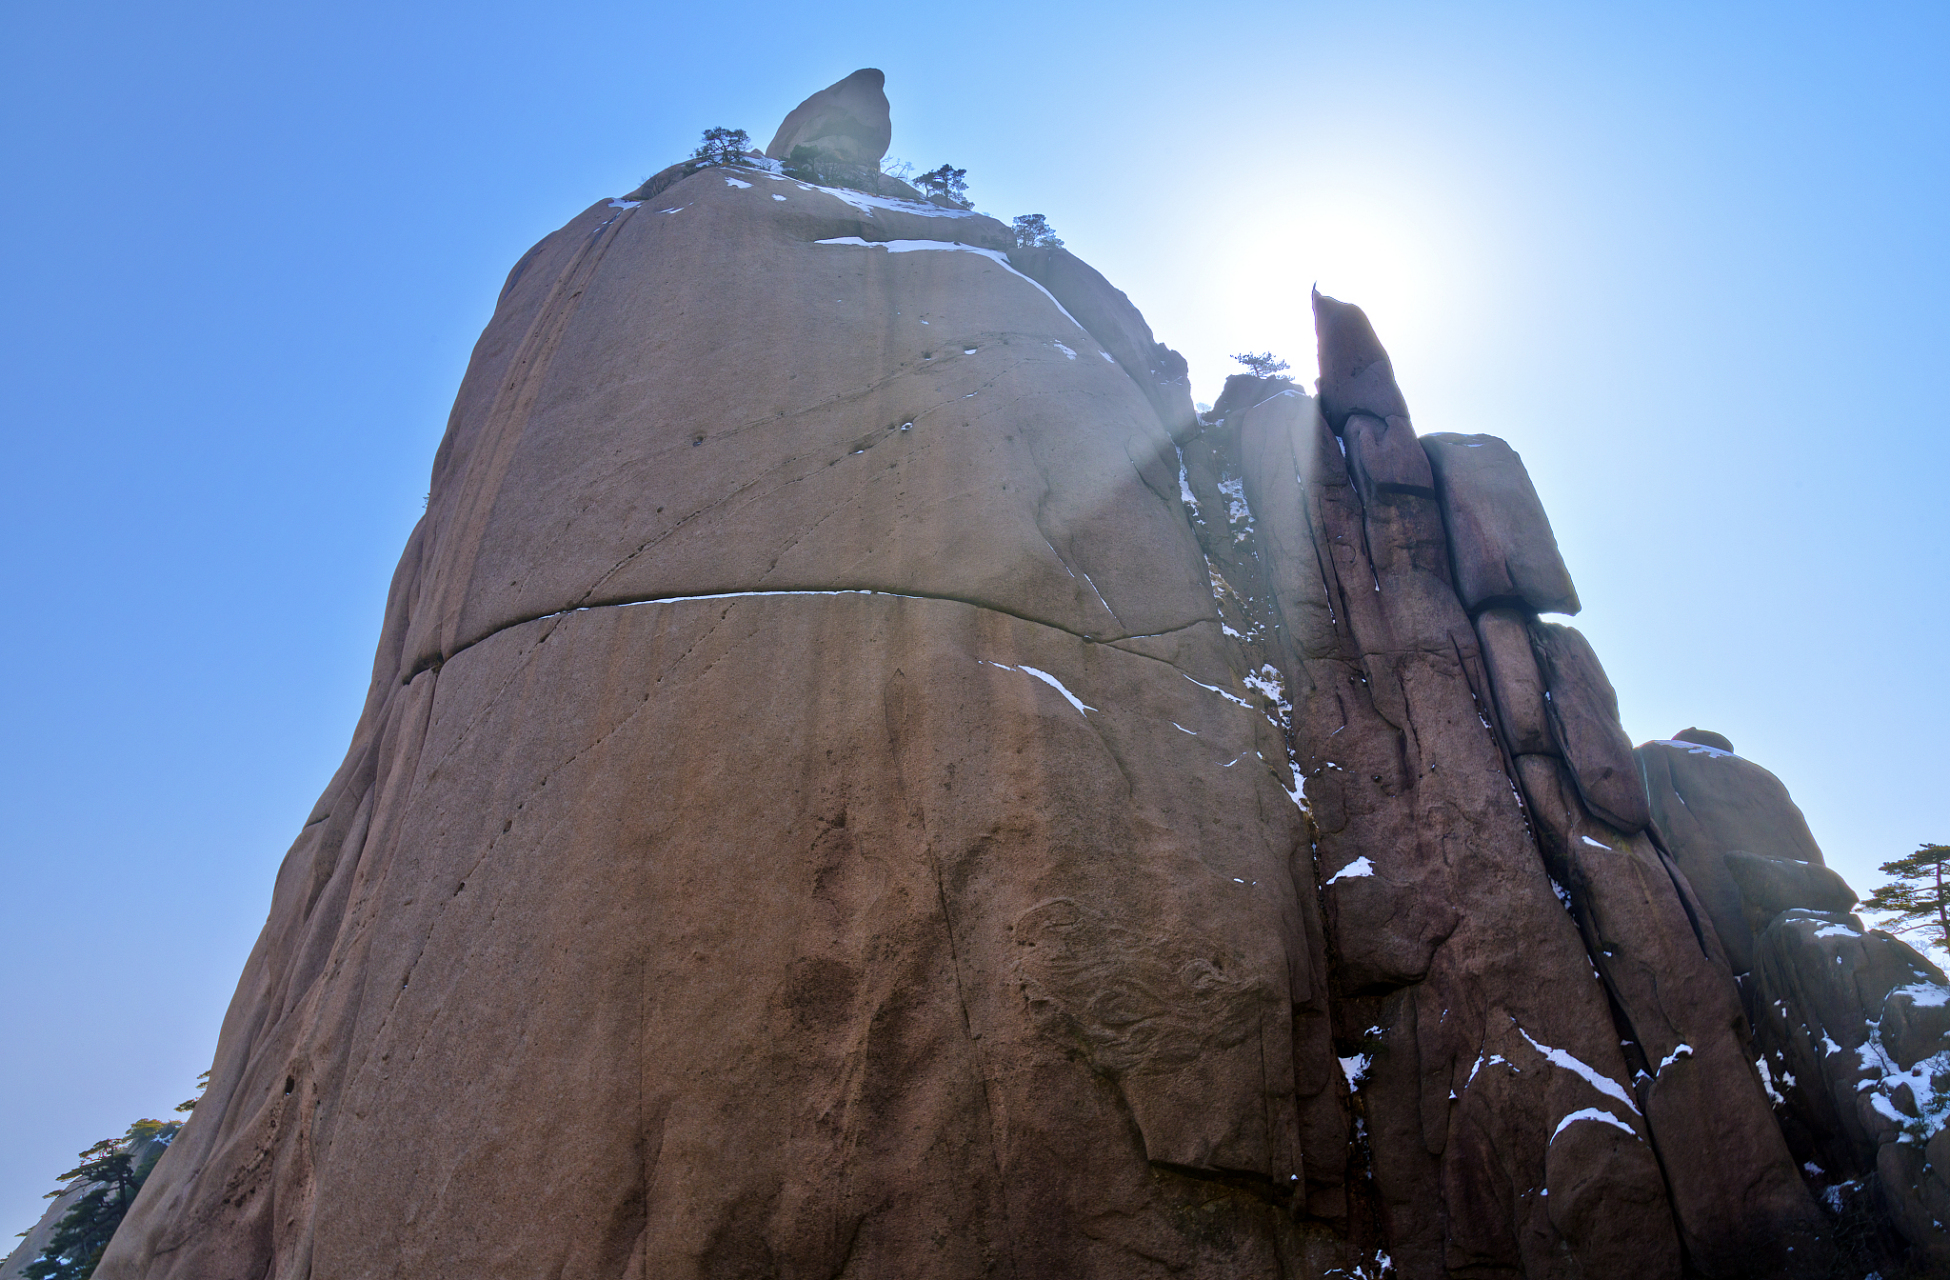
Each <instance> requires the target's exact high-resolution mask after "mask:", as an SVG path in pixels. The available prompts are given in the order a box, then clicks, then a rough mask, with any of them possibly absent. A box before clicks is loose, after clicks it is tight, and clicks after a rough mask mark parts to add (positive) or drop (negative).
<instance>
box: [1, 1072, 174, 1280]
mask: <svg viewBox="0 0 1950 1280" xmlns="http://www.w3.org/2000/svg"><path fill="white" fill-rule="evenodd" d="M206 1074H207V1073H206ZM182 1127H183V1126H182V1122H181V1121H179V1120H172V1121H169V1122H168V1123H167V1124H165V1123H164V1122H163V1121H161V1120H138V1121H136V1122H135V1123H134V1124H132V1125H130V1126H129V1131H128V1133H126V1134H124V1135H123V1136H122V1137H120V1138H104V1139H102V1140H101V1141H100V1142H97V1143H96V1144H95V1145H94V1146H92V1147H90V1148H88V1149H87V1150H86V1151H84V1152H82V1153H81V1157H80V1159H81V1163H79V1164H77V1165H76V1166H75V1167H74V1168H72V1169H70V1170H68V1171H67V1172H66V1173H64V1174H62V1175H61V1181H62V1182H63V1183H64V1184H66V1185H64V1186H62V1187H60V1188H58V1189H56V1190H54V1191H50V1192H48V1194H47V1198H48V1199H56V1198H58V1197H60V1196H63V1195H66V1194H67V1193H68V1192H69V1191H70V1190H72V1189H73V1188H74V1185H75V1184H76V1183H77V1182H80V1183H81V1184H83V1185H85V1186H87V1187H88V1188H89V1190H88V1193H87V1194H86V1195H84V1196H82V1197H81V1199H79V1200H77V1201H75V1202H74V1204H73V1205H72V1206H70V1208H69V1209H68V1211H67V1212H66V1213H64V1214H62V1215H61V1220H60V1221H59V1222H58V1223H56V1224H55V1226H54V1234H53V1236H51V1237H50V1238H49V1240H48V1244H47V1248H46V1249H44V1250H42V1251H41V1256H40V1257H39V1258H38V1259H36V1260H35V1261H33V1262H30V1263H28V1264H27V1266H26V1268H25V1269H23V1270H22V1272H21V1274H22V1275H24V1276H26V1277H27V1280H87V1277H89V1276H92V1275H94V1274H95V1267H96V1265H97V1264H98V1263H100V1262H101V1260H102V1253H103V1251H104V1250H106V1249H107V1248H108V1242H109V1240H111V1239H112V1238H113V1237H114V1235H115V1228H117V1227H119V1226H121V1225H122V1219H123V1217H124V1216H125V1215H126V1214H127V1213H128V1211H129V1205H130V1203H131V1202H132V1201H134V1199H135V1193H136V1192H137V1191H139V1190H141V1189H142V1183H143V1181H144V1180H145V1179H146V1178H148V1176H149V1170H150V1169H151V1168H153V1167H154V1166H155V1162H154V1161H153V1160H150V1161H145V1162H144V1163H143V1164H142V1165H140V1166H138V1165H137V1164H136V1155H137V1153H138V1152H139V1151H140V1150H141V1148H142V1147H143V1146H144V1144H145V1143H147V1141H148V1140H149V1139H151V1138H160V1139H162V1141H163V1142H164V1143H167V1142H168V1141H169V1140H170V1139H172V1138H174V1137H175V1136H176V1132H177V1130H179V1129H181V1128H182Z"/></svg>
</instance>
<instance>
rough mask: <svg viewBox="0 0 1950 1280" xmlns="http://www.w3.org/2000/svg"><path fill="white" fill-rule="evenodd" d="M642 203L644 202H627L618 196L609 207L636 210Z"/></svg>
mask: <svg viewBox="0 0 1950 1280" xmlns="http://www.w3.org/2000/svg"><path fill="white" fill-rule="evenodd" d="M642 203H643V201H641V200H625V199H623V198H622V197H621V196H618V197H617V198H616V199H614V200H612V201H610V202H609V207H610V208H612V209H634V208H636V207H637V206H638V205H640V204H642Z"/></svg>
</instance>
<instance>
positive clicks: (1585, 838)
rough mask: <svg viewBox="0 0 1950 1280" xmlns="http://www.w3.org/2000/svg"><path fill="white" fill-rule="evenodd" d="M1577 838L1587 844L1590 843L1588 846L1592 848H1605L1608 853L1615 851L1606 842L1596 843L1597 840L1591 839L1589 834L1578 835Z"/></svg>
mask: <svg viewBox="0 0 1950 1280" xmlns="http://www.w3.org/2000/svg"><path fill="white" fill-rule="evenodd" d="M1578 839H1580V840H1582V841H1584V842H1585V843H1586V844H1588V845H1590V846H1591V847H1592V848H1594V849H1603V850H1605V851H1606V852H1608V853H1609V852H1615V850H1613V849H1612V847H1611V846H1610V845H1608V844H1600V843H1598V841H1596V840H1593V839H1592V838H1591V837H1590V836H1579V837H1578Z"/></svg>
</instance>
